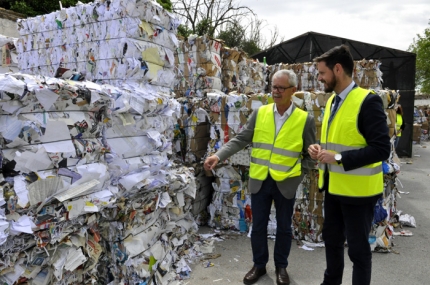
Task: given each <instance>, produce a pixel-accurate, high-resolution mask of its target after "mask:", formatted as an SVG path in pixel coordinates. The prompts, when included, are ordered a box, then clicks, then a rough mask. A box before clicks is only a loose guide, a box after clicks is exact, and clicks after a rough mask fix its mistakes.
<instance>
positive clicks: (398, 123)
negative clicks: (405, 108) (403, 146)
mask: <svg viewBox="0 0 430 285" xmlns="http://www.w3.org/2000/svg"><path fill="white" fill-rule="evenodd" d="M402 125H403V118H402V115H400V114H396V131H397V132H396V134H397V136H398V137H401V136H402V133H401V132H400V133H399V131H400V128H401V127H402Z"/></svg>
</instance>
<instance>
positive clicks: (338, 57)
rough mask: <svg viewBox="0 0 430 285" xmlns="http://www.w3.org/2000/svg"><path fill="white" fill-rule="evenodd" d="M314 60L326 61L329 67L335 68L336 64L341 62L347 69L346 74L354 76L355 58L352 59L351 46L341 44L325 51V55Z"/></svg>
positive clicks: (344, 68) (345, 69)
mask: <svg viewBox="0 0 430 285" xmlns="http://www.w3.org/2000/svg"><path fill="white" fill-rule="evenodd" d="M314 62H325V65H327V67H328V68H330V69H331V70H333V68H334V66H335V65H336V64H338V63H339V64H340V65H341V66H342V68H343V70H344V71H345V73H346V75H348V76H350V77H352V71H353V70H354V60H353V59H352V55H351V52H350V51H349V47H348V46H346V45H340V46H337V47H334V48H332V49H331V50H329V51H327V52H325V53H324V54H323V55H321V56H318V57H316V58H314Z"/></svg>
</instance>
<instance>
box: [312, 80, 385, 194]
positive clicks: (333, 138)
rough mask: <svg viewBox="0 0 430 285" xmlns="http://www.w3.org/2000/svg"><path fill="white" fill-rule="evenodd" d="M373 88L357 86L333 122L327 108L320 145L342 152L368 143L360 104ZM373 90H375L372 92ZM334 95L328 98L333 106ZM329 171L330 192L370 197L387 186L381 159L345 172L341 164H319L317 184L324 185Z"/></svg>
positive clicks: (328, 104)
mask: <svg viewBox="0 0 430 285" xmlns="http://www.w3.org/2000/svg"><path fill="white" fill-rule="evenodd" d="M370 92H371V91H369V90H366V89H363V88H360V87H357V88H354V89H352V90H351V92H349V94H348V96H347V97H346V99H345V100H344V102H343V103H342V105H341V107H340V108H339V109H338V110H337V113H336V114H335V116H334V118H333V119H332V121H331V124H330V125H328V119H329V117H330V113H331V108H330V107H327V108H326V110H325V114H324V118H323V123H322V128H321V147H322V148H323V149H326V150H329V151H332V152H333V153H340V152H342V151H348V150H356V149H360V148H364V147H366V146H367V142H366V140H365V138H364V137H363V136H362V135H361V133H360V131H359V130H358V126H357V121H358V115H359V113H360V109H361V105H362V104H363V101H364V99H365V98H366V97H367V95H368V94H369V93H370ZM372 93H373V92H372ZM334 96H335V95H334V94H333V95H332V96H331V97H330V99H329V100H328V101H327V105H326V106H331V104H332V101H333V100H334ZM325 168H327V171H328V172H329V175H330V179H329V185H328V191H329V192H330V194H334V195H340V196H347V197H371V196H375V195H377V194H380V193H382V191H383V189H384V182H383V172H382V162H376V163H372V164H369V165H366V166H363V167H360V168H357V169H353V170H350V171H345V170H344V169H343V166H342V165H337V164H322V165H320V166H319V179H318V186H319V187H320V188H322V187H323V185H324V171H326V169H325Z"/></svg>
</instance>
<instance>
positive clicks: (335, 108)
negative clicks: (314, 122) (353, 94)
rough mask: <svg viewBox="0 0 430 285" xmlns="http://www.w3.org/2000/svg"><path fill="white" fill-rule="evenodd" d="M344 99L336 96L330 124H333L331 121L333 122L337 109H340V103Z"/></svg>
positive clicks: (329, 120)
mask: <svg viewBox="0 0 430 285" xmlns="http://www.w3.org/2000/svg"><path fill="white" fill-rule="evenodd" d="M341 100H342V99H341V98H340V96H339V95H336V96H334V106H333V110H331V113H330V118H329V119H328V123H329V124H330V123H331V120H333V117H334V114H336V111H337V108H339V103H340V101H341Z"/></svg>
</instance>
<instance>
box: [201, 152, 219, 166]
mask: <svg viewBox="0 0 430 285" xmlns="http://www.w3.org/2000/svg"><path fill="white" fill-rule="evenodd" d="M218 162H219V159H218V156H216V155H211V156H209V157H208V158H206V160H205V164H204V165H203V166H204V168H205V170H212V169H214V168H215V166H216V165H217V164H218Z"/></svg>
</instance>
